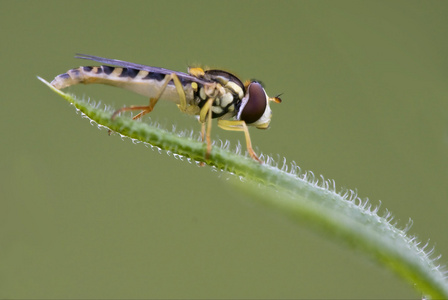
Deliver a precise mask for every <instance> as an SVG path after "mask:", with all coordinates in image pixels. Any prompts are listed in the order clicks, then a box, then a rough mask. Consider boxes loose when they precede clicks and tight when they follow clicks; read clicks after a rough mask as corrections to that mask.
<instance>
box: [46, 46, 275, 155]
mask: <svg viewBox="0 0 448 300" xmlns="http://www.w3.org/2000/svg"><path fill="white" fill-rule="evenodd" d="M75 57H76V58H81V59H87V60H93V61H96V62H99V63H102V64H106V65H102V66H85V67H79V68H77V69H71V70H69V71H67V72H66V73H64V74H61V75H58V76H56V78H55V79H54V80H53V81H52V82H51V85H53V86H54V87H55V88H57V89H63V88H66V87H69V86H71V85H75V84H79V83H84V84H90V83H101V84H106V85H111V86H116V87H121V88H124V89H127V90H130V91H133V92H135V93H138V94H141V95H143V96H145V97H148V98H149V104H148V105H132V106H129V107H122V108H120V109H118V110H117V111H115V112H114V113H113V115H112V119H114V118H116V116H117V115H118V114H119V113H121V112H125V111H139V113H138V114H137V115H136V116H134V117H133V119H134V120H135V119H139V118H141V117H142V116H144V115H145V114H147V113H150V112H151V111H152V110H153V109H154V106H155V105H156V104H157V101H159V99H164V100H169V101H172V102H174V103H176V104H177V106H178V108H179V109H180V111H182V112H184V113H187V114H191V115H196V116H198V119H199V122H200V123H201V124H202V127H201V137H202V141H203V142H204V141H205V142H206V143H207V152H206V157H205V159H208V158H209V156H210V153H211V138H210V133H211V123H212V122H211V120H212V119H214V118H217V119H218V126H219V127H220V128H222V129H224V130H232V131H243V132H244V135H245V138H246V147H247V151H248V153H249V155H250V157H252V158H253V159H254V160H256V161H259V162H261V161H260V159H259V158H258V156H257V155H256V154H255V152H254V150H253V148H252V144H251V140H250V135H249V129H248V126H255V127H256V128H259V129H267V128H268V127H269V124H270V122H271V115H272V112H271V109H270V106H269V102H271V101H273V102H276V103H280V102H281V99H280V97H279V96H276V97H268V95H267V94H266V92H265V90H264V88H263V86H262V85H261V84H260V83H259V82H257V81H246V82H245V83H244V84H243V83H242V82H241V80H240V79H238V77H236V76H235V75H233V74H231V73H229V72H227V71H223V70H217V69H211V70H204V69H202V68H189V69H188V73H182V72H177V71H172V70H168V69H163V68H158V67H150V66H145V65H139V64H134V63H130V62H126V61H121V60H116V59H108V58H103V57H98V56H93V55H85V54H77V56H75ZM109 65H112V66H109Z"/></svg>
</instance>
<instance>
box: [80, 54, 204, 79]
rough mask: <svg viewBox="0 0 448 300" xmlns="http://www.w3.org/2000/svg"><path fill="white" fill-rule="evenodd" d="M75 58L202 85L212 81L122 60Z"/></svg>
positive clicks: (81, 56)
mask: <svg viewBox="0 0 448 300" xmlns="http://www.w3.org/2000/svg"><path fill="white" fill-rule="evenodd" d="M75 58H81V59H88V60H93V61H97V62H99V63H103V64H110V65H114V66H118V67H123V68H132V69H137V70H143V71H148V72H153V73H160V74H173V73H174V74H176V75H177V76H178V77H179V78H181V79H186V80H189V81H194V82H198V83H201V84H210V81H206V80H202V79H199V78H197V77H195V76H192V75H189V74H187V73H183V72H177V71H172V70H168V69H164V68H159V67H151V66H146V65H140V64H134V63H131V62H127V61H122V60H118V59H109V58H104V57H99V56H94V55H88V54H79V53H76V56H75Z"/></svg>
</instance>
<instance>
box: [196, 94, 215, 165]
mask: <svg viewBox="0 0 448 300" xmlns="http://www.w3.org/2000/svg"><path fill="white" fill-rule="evenodd" d="M213 101H215V99H214V98H210V99H208V100H207V102H206V103H205V104H204V106H203V107H202V108H201V111H200V112H199V122H201V123H202V128H201V137H202V141H203V142H204V139H205V141H206V143H207V152H206V154H205V159H206V160H207V159H208V158H209V157H210V152H212V140H211V138H210V135H211V132H212V104H213ZM206 127H207V128H206ZM206 129H207V130H206Z"/></svg>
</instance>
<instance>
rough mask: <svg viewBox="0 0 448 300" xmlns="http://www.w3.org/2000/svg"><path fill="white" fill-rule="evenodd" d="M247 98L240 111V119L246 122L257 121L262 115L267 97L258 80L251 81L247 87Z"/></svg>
mask: <svg viewBox="0 0 448 300" xmlns="http://www.w3.org/2000/svg"><path fill="white" fill-rule="evenodd" d="M247 92H248V94H249V99H248V100H247V103H246V105H245V106H244V107H243V111H242V112H241V116H240V120H243V121H244V122H246V123H247V124H251V123H254V122H256V121H258V120H259V119H260V118H261V116H263V114H264V112H265V110H266V106H267V102H268V101H267V98H266V93H265V92H264V89H263V87H262V86H261V84H259V83H258V82H252V83H251V84H249V87H248V89H247Z"/></svg>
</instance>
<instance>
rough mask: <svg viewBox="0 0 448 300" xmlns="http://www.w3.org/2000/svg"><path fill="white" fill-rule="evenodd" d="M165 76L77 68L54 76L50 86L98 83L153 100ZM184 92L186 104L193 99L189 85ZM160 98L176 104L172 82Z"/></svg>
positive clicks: (139, 71) (62, 86)
mask: <svg viewBox="0 0 448 300" xmlns="http://www.w3.org/2000/svg"><path fill="white" fill-rule="evenodd" d="M165 76H166V75H165V74H161V73H157V72H148V71H145V70H138V69H133V68H119V67H111V66H98V67H79V68H76V69H71V70H68V71H67V72H66V73H64V74H61V75H58V76H56V78H55V79H54V80H53V81H52V82H51V85H53V86H54V87H55V88H57V89H63V88H66V87H69V86H72V85H76V84H79V83H83V84H90V83H100V84H106V85H110V86H116V87H121V88H124V89H127V90H130V91H132V92H135V93H137V94H140V95H143V96H145V97H148V98H153V97H155V96H156V95H157V94H158V92H159V91H160V89H161V87H162V85H163V82H164V79H165ZM184 90H185V95H186V98H187V102H188V101H189V100H190V99H192V98H193V91H192V90H191V85H184ZM162 98H163V99H164V100H169V101H173V102H176V103H178V101H179V95H178V94H177V91H176V88H175V87H174V84H173V83H172V82H170V83H169V84H168V86H167V87H166V89H165V90H164V92H163V94H162Z"/></svg>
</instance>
